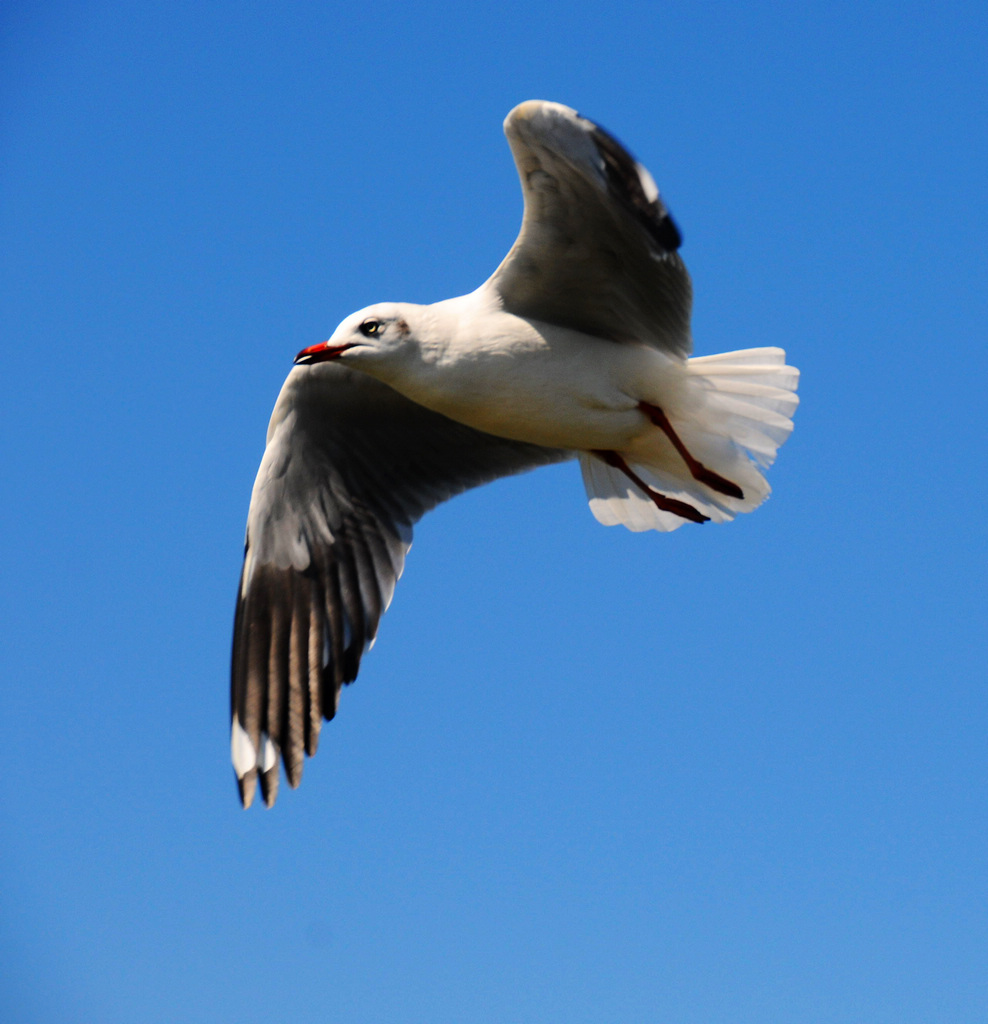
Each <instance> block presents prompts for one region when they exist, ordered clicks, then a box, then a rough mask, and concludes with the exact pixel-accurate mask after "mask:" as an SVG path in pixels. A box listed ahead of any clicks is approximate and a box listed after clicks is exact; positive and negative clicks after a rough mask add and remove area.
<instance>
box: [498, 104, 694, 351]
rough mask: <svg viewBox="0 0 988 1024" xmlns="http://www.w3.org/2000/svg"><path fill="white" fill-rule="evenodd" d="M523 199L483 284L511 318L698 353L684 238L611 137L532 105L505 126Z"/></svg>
mask: <svg viewBox="0 0 988 1024" xmlns="http://www.w3.org/2000/svg"><path fill="white" fill-rule="evenodd" d="M504 131H505V134H506V135H507V137H508V143H509V144H510V146H511V151H512V154H513V155H514V158H515V163H516V165H517V167H518V175H519V177H520V178H521V186H522V193H523V195H524V199H525V213H524V217H523V218H522V226H521V232H520V233H519V235H518V239H517V241H516V242H515V244H514V245H513V246H512V248H511V251H510V252H509V253H508V255H507V256H506V257H505V259H504V261H503V262H502V263H501V265H500V266H499V267H498V269H497V270H496V271H495V272H494V275H493V276H492V277H491V279H490V280H489V281H488V282H487V285H486V287H488V288H491V289H493V290H494V291H496V292H497V294H498V295H499V297H500V299H501V302H502V304H503V306H504V308H505V309H506V310H507V311H508V312H510V313H516V314H517V315H519V316H524V317H528V318H530V319H535V320H543V321H546V322H549V323H554V324H559V325H560V326H563V327H571V328H573V329H575V330H579V331H583V332H584V333H586V334H593V335H596V336H598V337H603V338H610V339H612V340H614V341H643V342H646V343H649V344H653V345H655V346H657V347H659V348H663V349H665V350H667V351H669V352H672V353H674V354H676V355H679V356H682V357H685V356H687V355H689V353H690V351H691V349H692V341H691V336H690V324H689V321H690V308H691V304H692V287H691V284H690V278H689V274H688V273H687V271H686V267H685V265H684V263H683V261H682V260H681V259H680V257H679V255H678V254H677V252H676V250H677V249H678V248H679V245H680V244H681V241H682V239H681V236H680V233H679V229H678V228H677V227H676V224H675V222H674V221H673V219H672V217H671V216H670V214H669V211H668V210H667V209H666V207H665V205H664V204H663V202H662V200H661V198H660V197H659V192H658V189H657V188H656V186H655V182H654V181H653V180H652V176H651V175H650V174H649V173H648V171H647V170H646V169H645V168H644V167H643V166H642V165H641V164H639V163H638V162H637V161H636V160H635V159H634V157H632V156H631V154H630V153H628V151H627V150H626V149H624V147H623V146H622V145H621V144H620V143H619V142H618V141H617V140H616V139H615V138H614V137H613V136H612V135H609V134H608V133H607V132H606V131H604V129H603V128H601V127H599V126H598V125H596V124H594V123H593V122H592V121H589V120H587V119H586V118H585V117H581V116H580V115H579V114H578V113H577V112H576V111H575V110H571V109H570V108H569V107H564V106H562V105H561V104H559V103H546V102H542V101H540V100H529V101H528V102H526V103H522V104H521V105H520V106H518V107H515V109H514V110H512V111H511V113H510V114H508V117H507V119H506V121H505V122H504Z"/></svg>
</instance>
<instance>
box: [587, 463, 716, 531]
mask: <svg viewBox="0 0 988 1024" xmlns="http://www.w3.org/2000/svg"><path fill="white" fill-rule="evenodd" d="M594 455H597V456H599V457H600V458H602V459H603V460H604V462H606V463H607V464H608V466H614V467H615V469H620V470H621V472H622V473H624V475H625V476H626V477H627V478H628V479H629V480H631V481H632V482H633V483H634V484H636V485H637V486H638V487H640V488H641V489H642V491H644V493H645V494H646V495H647V496H648V497H649V498H651V499H652V501H653V502H654V504H655V507H656V508H658V509H661V510H662V511H663V512H671V513H672V514H673V515H675V516H680V517H681V518H682V519H688V520H689V521H690V522H691V523H708V522H710V516H705V515H704V514H703V513H702V512H698V511H697V510H696V509H695V508H693V506H692V505H687V504H686V502H685V501H677V500H676V499H675V498H667V497H666V496H665V495H664V494H660V493H659V492H658V491H653V490H652V488H651V487H649V486H648V484H647V483H645V481H644V480H642V478H641V477H640V476H639V475H638V474H637V473H636V472H635V471H634V470H633V469H632V468H631V467H630V466H629V465H628V463H627V462H625V461H624V459H622V458H621V456H620V455H618V453H617V452H611V451H595V452H594Z"/></svg>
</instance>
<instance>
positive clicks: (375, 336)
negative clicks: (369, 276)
mask: <svg viewBox="0 0 988 1024" xmlns="http://www.w3.org/2000/svg"><path fill="white" fill-rule="evenodd" d="M415 308H416V307H414V306H410V305H409V304H407V303H398V302H379V303H377V304H376V305H374V306H368V307H367V308H366V309H361V310H359V311H358V312H356V313H351V314H350V316H348V317H347V318H346V319H345V320H344V321H343V322H342V323H341V324H340V326H339V327H337V328H336V330H335V331H333V336H332V337H331V338H330V339H329V340H328V341H321V342H320V343H319V344H318V345H310V346H309V347H308V348H304V349H302V351H301V352H299V354H298V355H297V356H296V357H295V363H296V365H303V366H308V365H310V364H312V363H325V362H328V361H329V360H339V361H340V362H341V363H346V364H349V365H352V366H355V367H358V368H360V369H367V370H369V371H370V372H373V371H372V370H371V367H372V366H373V365H374V364H378V365H383V364H389V363H394V362H397V361H399V359H398V357H399V354H400V355H401V356H402V357H408V356H412V355H413V354H414V351H415V348H416V344H415V335H414V332H413V330H412V328H411V326H410V325H409V317H410V316H414V311H415Z"/></svg>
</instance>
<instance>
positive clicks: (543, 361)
mask: <svg viewBox="0 0 988 1024" xmlns="http://www.w3.org/2000/svg"><path fill="white" fill-rule="evenodd" d="M510 319H511V321H513V322H514V323H515V324H517V323H518V322H519V321H518V318H516V317H511V318H510ZM528 327H529V329H528V332H527V333H519V332H517V331H515V332H513V333H512V334H511V336H510V337H509V338H508V339H507V340H506V339H505V338H504V337H503V336H501V337H492V338H490V339H486V340H484V339H481V342H480V343H478V342H477V340H476V339H471V340H470V344H469V346H464V347H463V348H462V349H461V350H459V351H457V349H456V348H455V347H451V348H450V350H449V352H448V355H447V357H446V358H445V359H443V360H440V361H438V362H437V363H436V364H434V365H432V366H428V367H424V368H423V373H422V374H421V375H420V376H419V375H416V377H415V379H413V380H407V379H406V380H403V381H402V386H401V387H400V388H399V390H402V391H404V393H405V394H406V395H407V397H409V398H411V399H413V400H414V401H416V402H419V403H420V404H421V405H425V406H426V407H428V408H430V409H433V410H434V411H435V412H440V413H442V414H443V415H445V416H448V417H449V418H450V419H454V420H457V421H458V422H460V423H465V424H466V425H467V426H471V427H474V428H476V429H477V430H483V431H485V432H486V433H489V434H496V435H497V436H499V437H507V438H511V439H512V440H516V441H527V442H529V443H531V444H539V445H545V446H546V447H551V448H569V449H573V450H582V451H589V450H594V449H613V450H626V449H628V448H629V447H631V446H632V445H633V443H634V442H635V441H636V440H637V439H640V438H641V437H642V436H643V435H645V434H647V433H649V432H651V431H652V430H653V429H654V428H653V427H652V425H651V423H650V422H649V420H648V418H647V417H646V416H645V415H644V414H643V413H642V412H641V411H640V410H639V408H638V403H639V402H640V401H643V400H646V401H653V402H655V401H656V400H657V398H658V399H660V398H661V392H662V391H663V389H674V388H675V385H676V382H677V381H678V380H680V379H681V373H680V367H679V365H677V364H675V363H674V362H673V361H672V360H670V359H669V358H667V357H665V356H662V355H661V354H659V353H657V352H656V351H655V350H654V349H652V348H649V347H647V346H639V345H627V344H620V343H617V342H611V341H605V340H602V339H599V338H592V337H588V336H587V335H582V334H578V333H577V332H575V331H569V330H566V329H563V328H559V327H554V326H551V325H543V324H538V325H528Z"/></svg>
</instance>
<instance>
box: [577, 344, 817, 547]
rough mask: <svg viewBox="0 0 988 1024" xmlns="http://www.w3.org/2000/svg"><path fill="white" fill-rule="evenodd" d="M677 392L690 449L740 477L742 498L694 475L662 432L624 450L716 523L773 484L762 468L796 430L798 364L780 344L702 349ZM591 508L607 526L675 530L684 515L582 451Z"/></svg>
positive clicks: (681, 430)
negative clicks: (734, 349)
mask: <svg viewBox="0 0 988 1024" xmlns="http://www.w3.org/2000/svg"><path fill="white" fill-rule="evenodd" d="M685 369H686V373H685V374H684V375H683V378H682V384H683V386H682V388H681V389H680V390H679V393H677V394H675V395H673V396H668V406H669V408H668V412H669V417H670V420H671V421H672V423H673V426H674V427H675V430H676V432H677V433H678V435H679V437H680V439H681V440H682V441H683V443H684V444H685V446H686V448H687V449H688V451H689V452H690V453H691V454H692V455H693V456H694V458H696V459H698V460H699V461H700V462H702V463H703V464H704V465H705V466H707V467H708V468H709V469H712V470H713V471H714V472H715V473H717V474H719V475H720V476H722V477H725V478H726V479H727V480H730V481H732V482H733V483H736V484H737V485H738V486H739V487H740V488H741V490H742V492H743V494H744V496H743V497H742V498H734V497H731V496H729V495H725V494H721V493H719V492H718V491H714V490H713V489H712V488H710V487H709V486H707V485H706V484H704V483H701V482H700V481H698V480H695V479H694V478H693V476H692V475H691V473H690V471H689V469H688V468H687V466H686V464H685V462H684V461H683V460H682V459H681V458H680V457H679V456H678V455H676V454H675V453H674V452H673V451H672V446H671V445H670V444H669V443H668V442H667V441H666V440H665V438H664V436H662V437H658V436H657V437H656V440H655V442H654V444H653V445H652V446H651V448H649V447H648V446H638V447H636V449H635V450H634V451H629V452H621V453H619V454H621V455H622V457H623V458H624V459H625V461H626V462H627V464H628V466H629V468H631V469H632V470H633V472H634V473H635V474H636V475H637V476H638V477H640V478H641V480H642V481H643V482H644V483H645V484H647V485H648V487H649V488H651V489H654V490H655V491H657V492H659V493H661V494H663V495H666V496H667V497H670V498H675V499H676V500H679V501H684V502H686V503H687V504H689V505H691V506H692V507H693V508H695V509H696V510H697V511H698V512H701V513H702V514H703V515H705V516H707V517H708V518H709V519H710V520H712V521H713V522H727V521H728V520H731V519H733V518H734V517H735V515H737V514H739V513H741V512H751V511H753V510H754V509H755V508H757V507H758V506H759V505H760V504H761V503H762V502H763V501H764V500H765V499H766V498H767V497H768V495H769V493H770V491H771V488H770V487H769V485H768V481H767V480H766V479H765V477H764V476H763V475H762V473H761V472H760V469H759V467H761V468H766V467H768V466H770V465H771V464H772V462H773V461H774V460H775V455H776V452H777V450H778V448H779V447H780V446H781V445H782V444H783V442H784V441H785V440H786V439H787V438H788V437H789V435H790V433H792V428H793V424H792V419H791V417H792V414H793V413H794V412H795V410H796V406H797V405H798V404H799V399H798V397H797V396H796V394H795V390H796V387H797V385H798V383H799V371H798V370H797V369H795V368H794V367H792V366H787V365H786V362H785V352H783V350H782V349H780V348H759V349H746V350H744V351H741V352H724V353H722V354H720V355H714V356H702V357H700V358H697V359H690V360H688V362H687V363H686V367H685ZM580 466H581V469H582V471H583V480H584V485H585V486H586V489H587V495H588V497H589V499H590V509H591V511H592V512H593V514H594V516H595V517H596V518H597V520H598V521H599V522H601V523H603V524H604V525H607V526H612V525H616V524H618V523H621V524H623V525H624V526H626V527H627V528H628V529H630V530H635V531H641V530H662V531H669V530H675V529H677V528H678V527H679V526H682V524H683V523H684V522H686V520H685V519H683V518H681V517H680V516H677V515H675V514H673V513H671V512H668V511H664V510H662V509H659V508H657V507H656V505H655V504H654V503H653V502H652V500H651V499H650V498H649V497H648V496H647V495H646V494H643V493H642V491H641V488H640V487H638V486H637V485H636V484H635V483H633V482H632V480H630V479H629V477H628V476H627V474H625V473H623V472H622V471H621V470H620V468H618V467H615V466H612V465H610V464H608V463H606V462H604V461H603V459H601V458H600V457H598V456H596V455H593V454H592V453H582V454H581V455H580Z"/></svg>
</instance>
